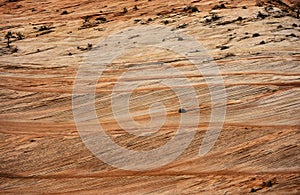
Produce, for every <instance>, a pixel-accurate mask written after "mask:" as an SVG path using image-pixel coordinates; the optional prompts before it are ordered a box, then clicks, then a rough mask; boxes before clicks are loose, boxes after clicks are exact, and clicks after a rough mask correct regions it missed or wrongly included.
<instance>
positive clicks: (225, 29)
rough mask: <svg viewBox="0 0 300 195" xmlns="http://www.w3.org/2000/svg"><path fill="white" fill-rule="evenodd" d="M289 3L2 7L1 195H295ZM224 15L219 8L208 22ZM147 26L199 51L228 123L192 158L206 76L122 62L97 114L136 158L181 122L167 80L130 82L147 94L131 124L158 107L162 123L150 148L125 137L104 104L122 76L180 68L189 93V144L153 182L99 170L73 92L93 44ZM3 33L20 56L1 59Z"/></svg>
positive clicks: (295, 89)
mask: <svg viewBox="0 0 300 195" xmlns="http://www.w3.org/2000/svg"><path fill="white" fill-rule="evenodd" d="M291 2H292V3H295V2H294V1H282V2H281V1H260V2H258V1H255V0H249V1H245V0H233V1H222V2H219V1H215V0H207V1H181V0H174V1H168V2H167V1H157V0H152V1H147V0H137V1H133V0H130V1H125V0H120V1H115V0H113V1H107V0H103V1H79V0H73V1H69V0H66V1H57V0H45V1H32V0H28V1H6V0H2V1H1V2H0V13H1V20H0V24H1V27H0V35H1V45H0V46H1V50H0V54H1V56H0V94H1V96H0V106H1V109H0V140H1V142H0V192H1V193H3V194H9V193H11V194H20V193H26V194H31V193H82V194H99V193H100V194H101V193H103V194H119V193H121V194H123V193H124V194H126V193H127V194H144V193H145V194H147V193H148V194H199V193H213V194H244V193H248V192H266V193H270V194H274V193H278V194H286V193H289V194H298V193H299V190H300V164H299V162H300V159H299V157H300V152H299V151H300V149H299V129H300V122H299V121H300V106H299V105H300V99H299V96H300V66H299V61H300V47H299V42H300V41H299V37H300V34H299V30H300V23H299V19H297V18H296V12H295V10H294V8H292V4H291ZM221 3H223V4H224V5H225V7H224V6H219V7H218V8H215V9H213V10H211V9H212V8H213V7H214V6H215V5H219V4H221ZM135 5H136V7H135ZM188 6H190V7H188ZM193 7H196V8H197V9H198V11H197V10H196V9H194V8H193ZM124 8H126V9H124ZM103 18H105V19H103ZM149 24H156V25H158V24H160V25H167V26H169V27H171V28H173V29H174V30H175V31H176V30H180V31H182V32H184V33H186V34H189V35H191V36H193V37H195V38H196V39H197V40H198V41H200V42H201V43H202V44H203V46H204V47H205V48H206V49H207V51H208V53H209V54H210V56H211V57H212V58H213V60H215V63H216V64H217V65H218V66H219V68H220V71H221V74H222V76H223V78H224V81H225V87H226V91H227V115H226V120H225V124H224V128H223V130H222V133H221V135H220V137H219V139H218V141H217V143H216V144H215V146H214V147H213V149H212V150H211V151H210V152H209V153H208V154H207V155H206V156H204V157H201V158H200V157H198V156H197V154H198V151H199V146H200V144H201V141H202V139H203V137H204V134H205V132H206V127H207V125H208V123H209V120H210V110H211V109H210V108H211V102H210V97H209V92H208V88H207V85H206V83H205V80H204V78H203V76H201V75H198V74H197V73H196V71H195V67H194V66H193V65H192V64H191V63H190V62H189V61H187V60H186V59H185V58H183V57H181V56H179V55H177V54H174V53H172V52H170V51H163V50H159V49H155V48H151V49H143V48H137V49H134V50H132V51H129V53H128V55H126V56H122V57H121V58H118V59H116V60H115V61H114V62H113V63H112V64H111V65H110V66H108V67H107V69H106V70H105V71H104V74H103V76H102V77H101V78H100V79H99V82H98V84H97V95H96V104H95V107H96V110H97V114H98V116H99V120H100V122H101V124H102V126H103V128H104V129H105V130H106V132H107V134H109V135H110V137H111V138H112V139H113V140H114V141H115V142H117V143H118V144H119V145H121V146H124V147H127V148H128V149H132V150H149V149H152V148H156V147H159V146H161V145H163V144H165V143H166V142H167V141H168V140H170V139H171V138H172V136H173V135H174V131H173V129H175V128H176V127H177V126H178V119H179V117H180V113H178V109H179V108H180V105H178V99H177V97H176V95H175V94H174V93H173V92H172V91H171V90H170V89H169V88H168V87H166V86H163V85H161V84H160V81H161V79H163V78H164V77H167V78H168V77H169V76H170V75H163V74H157V75H148V77H135V78H132V81H128V82H135V81H139V80H143V81H147V82H146V83H145V85H143V86H140V87H139V88H137V89H136V90H135V91H134V93H133V94H132V97H131V99H132V101H131V103H130V104H131V107H130V111H131V113H132V115H133V118H134V119H135V120H136V121H138V122H140V123H146V122H147V121H149V120H150V118H149V115H148V112H147V110H148V108H149V105H152V104H153V103H155V102H156V101H157V100H161V101H163V102H164V104H165V106H166V108H167V118H168V119H167V121H166V123H165V124H164V126H163V127H162V128H161V129H160V131H158V132H157V133H155V134H154V135H153V136H150V137H136V136H133V135H129V134H127V133H125V132H124V131H122V129H121V128H120V127H119V125H118V124H117V123H116V121H115V119H114V117H113V115H112V110H111V106H110V94H111V91H112V89H113V87H114V85H115V84H116V82H117V81H118V78H119V77H120V75H121V74H122V73H123V72H126V71H127V70H128V69H129V68H131V69H133V70H136V71H145V70H149V69H155V68H156V67H161V66H162V65H161V64H162V63H164V64H167V65H169V66H173V67H176V68H177V69H178V70H180V71H181V72H183V73H184V74H185V76H186V77H187V78H189V79H190V82H191V83H192V85H193V86H194V87H195V89H196V92H197V96H198V100H199V107H200V111H201V119H200V124H199V127H198V131H197V135H196V137H195V139H194V141H193V142H192V143H191V144H190V146H189V148H188V149H187V150H186V151H185V152H184V153H183V154H182V155H181V156H180V157H179V158H178V159H176V161H174V162H172V163H170V164H168V165H166V166H164V167H161V168H159V169H155V170H151V171H144V172H131V171H123V170H119V169H116V168H113V167H111V166H109V165H107V164H105V163H103V162H101V161H100V160H99V159H97V158H96V157H95V156H93V154H92V153H91V152H90V151H89V150H88V149H87V148H86V147H85V145H84V144H83V143H82V141H81V139H80V137H79V134H78V132H77V129H76V127H75V123H74V120H73V115H72V91H73V84H74V80H75V76H76V72H77V69H78V68H79V66H80V65H81V64H82V62H83V61H84V58H85V56H86V55H88V53H89V48H91V47H92V48H93V49H99V50H101V48H95V46H96V44H97V43H99V42H100V41H101V40H103V39H104V38H105V37H106V36H108V35H110V34H111V33H114V32H119V31H121V30H122V29H123V28H126V27H129V26H135V25H136V26H138V25H149ZM8 31H12V32H15V33H17V32H21V33H22V34H23V35H24V39H23V40H18V39H17V38H12V40H11V41H12V43H11V45H12V46H17V47H18V51H17V52H13V53H11V52H9V49H8V48H6V40H5V38H4V37H5V34H6V33H7V32H8ZM254 34H255V35H254ZM132 40H134V37H133V38H132ZM162 41H163V40H162ZM88 44H93V45H90V46H88ZM118 44H122V43H110V44H108V45H107V46H108V47H109V48H110V49H113V48H114V47H117V46H118ZM195 52H197V51H195ZM204 63H205V62H204ZM181 87H184V86H181ZM182 114H184V113H182ZM186 131H189V129H188V128H187V130H186Z"/></svg>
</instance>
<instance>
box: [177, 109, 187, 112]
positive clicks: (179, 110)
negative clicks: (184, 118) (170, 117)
mask: <svg viewBox="0 0 300 195" xmlns="http://www.w3.org/2000/svg"><path fill="white" fill-rule="evenodd" d="M186 112H187V111H186V110H185V109H184V108H179V109H178V113H186Z"/></svg>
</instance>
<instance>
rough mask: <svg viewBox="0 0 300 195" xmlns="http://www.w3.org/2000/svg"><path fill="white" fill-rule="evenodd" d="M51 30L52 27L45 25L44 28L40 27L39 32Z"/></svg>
mask: <svg viewBox="0 0 300 195" xmlns="http://www.w3.org/2000/svg"><path fill="white" fill-rule="evenodd" d="M51 29H52V27H49V26H45V25H43V26H40V28H39V31H46V30H51Z"/></svg>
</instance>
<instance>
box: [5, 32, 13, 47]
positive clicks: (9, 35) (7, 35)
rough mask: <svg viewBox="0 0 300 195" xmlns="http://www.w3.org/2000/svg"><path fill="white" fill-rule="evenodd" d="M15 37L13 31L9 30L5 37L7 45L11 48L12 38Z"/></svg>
mask: <svg viewBox="0 0 300 195" xmlns="http://www.w3.org/2000/svg"><path fill="white" fill-rule="evenodd" d="M12 37H13V33H12V32H11V31H8V32H7V33H6V35H5V39H7V42H6V43H7V47H8V48H10V39H11V38H12Z"/></svg>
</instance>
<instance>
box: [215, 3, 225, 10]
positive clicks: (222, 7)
mask: <svg viewBox="0 0 300 195" xmlns="http://www.w3.org/2000/svg"><path fill="white" fill-rule="evenodd" d="M225 8H226V6H225V4H224V3H222V4H221V5H215V6H214V7H213V8H212V10H215V9H225Z"/></svg>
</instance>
